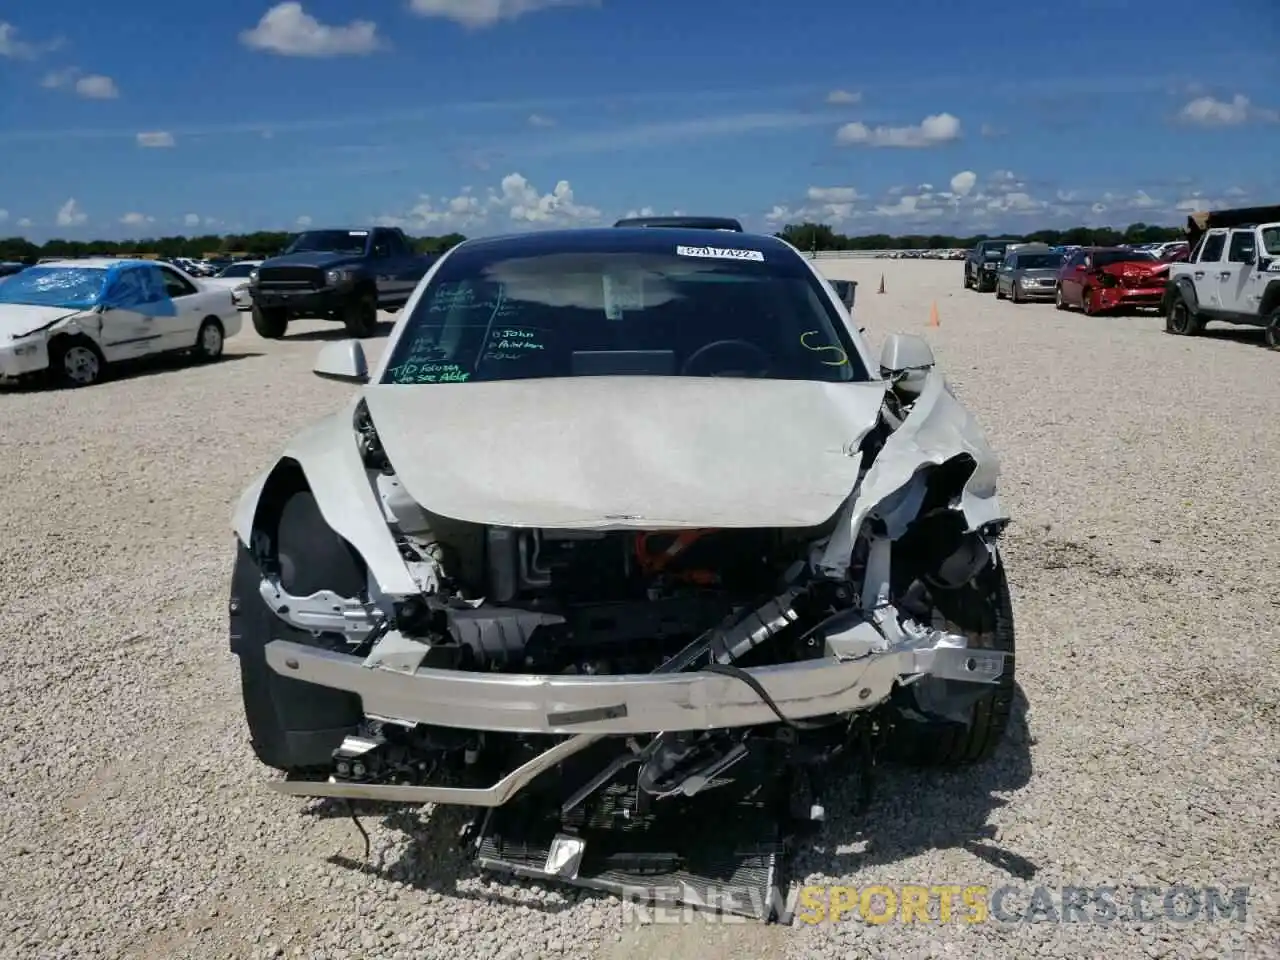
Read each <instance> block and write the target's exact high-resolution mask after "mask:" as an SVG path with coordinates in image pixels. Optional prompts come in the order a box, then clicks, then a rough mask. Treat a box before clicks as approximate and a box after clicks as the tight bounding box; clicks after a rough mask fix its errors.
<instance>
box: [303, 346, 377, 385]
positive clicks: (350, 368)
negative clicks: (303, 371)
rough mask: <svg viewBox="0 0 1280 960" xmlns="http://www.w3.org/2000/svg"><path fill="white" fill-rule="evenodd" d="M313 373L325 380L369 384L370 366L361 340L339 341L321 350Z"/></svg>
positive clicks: (312, 369)
mask: <svg viewBox="0 0 1280 960" xmlns="http://www.w3.org/2000/svg"><path fill="white" fill-rule="evenodd" d="M311 371H312V373H314V374H315V375H316V376H317V377H322V378H323V379H325V380H340V381H342V382H344V383H368V382H369V364H368V362H367V361H366V360H365V357H364V347H363V346H361V345H360V341H359V340H339V341H337V342H335V343H326V344H325V345H324V346H323V347H321V348H320V354H319V355H318V356H317V357H316V363H315V366H314V367H312V368H311Z"/></svg>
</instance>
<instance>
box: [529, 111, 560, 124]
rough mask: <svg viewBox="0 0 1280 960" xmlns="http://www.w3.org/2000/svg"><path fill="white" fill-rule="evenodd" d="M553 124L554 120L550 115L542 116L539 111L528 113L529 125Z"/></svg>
mask: <svg viewBox="0 0 1280 960" xmlns="http://www.w3.org/2000/svg"><path fill="white" fill-rule="evenodd" d="M555 125H556V122H555V120H553V119H552V118H551V117H544V116H543V115H542V114H540V113H531V114H529V126H531V127H554V126H555Z"/></svg>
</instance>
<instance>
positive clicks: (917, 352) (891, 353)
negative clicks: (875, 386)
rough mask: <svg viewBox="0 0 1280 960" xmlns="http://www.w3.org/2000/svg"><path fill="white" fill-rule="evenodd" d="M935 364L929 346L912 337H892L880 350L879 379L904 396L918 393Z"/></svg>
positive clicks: (907, 334)
mask: <svg viewBox="0 0 1280 960" xmlns="http://www.w3.org/2000/svg"><path fill="white" fill-rule="evenodd" d="M936 363H937V361H936V360H934V358H933V349H932V348H931V347H930V346H929V344H928V342H927V341H926V340H925V339H924V338H923V337H917V336H915V335H914V334H910V333H893V334H890V335H889V337H888V338H887V339H886V340H885V342H884V346H883V347H882V348H881V350H880V376H882V377H885V378H886V379H891V380H893V381H895V383H896V385H897V387H898V389H900V390H902V391H903V392H905V393H913V394H915V393H919V392H920V390H921V388H922V387H923V386H924V381H925V379H926V378H927V377H928V376H929V371H930V370H932V369H933V368H934V366H935V365H936Z"/></svg>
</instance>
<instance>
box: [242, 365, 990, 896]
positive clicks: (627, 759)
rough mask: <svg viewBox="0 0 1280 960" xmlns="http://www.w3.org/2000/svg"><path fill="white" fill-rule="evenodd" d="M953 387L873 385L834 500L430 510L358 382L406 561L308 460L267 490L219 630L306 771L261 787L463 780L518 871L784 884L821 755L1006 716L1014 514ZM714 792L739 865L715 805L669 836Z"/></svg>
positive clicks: (382, 512) (500, 855)
mask: <svg viewBox="0 0 1280 960" xmlns="http://www.w3.org/2000/svg"><path fill="white" fill-rule="evenodd" d="M928 405H932V409H930V408H929V406H928ZM957 409H959V407H958V404H957V403H956V402H955V400H954V398H953V397H951V395H950V393H949V392H948V391H946V388H945V385H943V384H942V383H941V381H940V379H939V380H930V381H929V383H928V384H926V385H925V387H924V390H923V392H922V391H921V389H920V387H919V386H918V385H917V386H915V387H913V388H911V389H903V390H899V391H896V392H895V390H889V391H888V392H886V393H885V395H884V402H883V407H882V409H881V410H880V412H879V414H878V416H877V417H876V419H875V423H874V426H873V427H872V428H871V429H869V430H867V431H866V432H865V433H864V434H863V435H862V437H861V439H860V440H859V442H858V445H857V447H856V449H853V450H851V451H850V455H851V456H854V457H857V458H859V460H860V462H861V464H862V466H861V469H860V474H859V484H858V487H857V488H856V489H855V490H854V491H852V492H851V493H850V495H849V496H848V498H847V499H846V501H845V503H844V505H843V507H842V508H841V509H840V510H839V511H838V512H837V513H836V514H835V515H833V516H831V517H830V519H828V520H827V521H826V522H825V523H823V524H821V525H819V526H813V527H799V526H787V527H778V526H763V527H745V526H736V527H721V528H694V527H690V526H687V525H686V526H684V527H681V528H679V529H648V528H645V527H644V526H642V525H641V524H640V522H639V521H638V519H637V518H628V517H620V518H618V522H617V523H616V524H612V525H608V526H600V527H597V528H572V527H566V526H558V527H543V526H518V525H510V524H487V523H475V522H469V521H464V520H457V519H452V518H448V517H444V516H441V515H439V514H436V513H433V512H431V511H429V510H428V509H427V508H426V507H425V506H424V505H423V503H422V502H420V501H419V498H416V497H414V496H413V495H412V494H411V493H410V492H409V489H408V488H409V487H410V486H411V485H412V478H406V477H405V476H402V475H401V474H400V473H399V472H398V471H397V469H396V466H395V465H394V461H395V459H396V458H395V457H393V456H389V455H388V452H387V450H386V449H385V448H384V445H383V442H382V440H381V438H380V437H379V431H378V429H377V427H376V426H375V422H374V418H373V417H371V415H370V410H369V407H368V406H366V405H364V403H363V401H361V402H360V403H358V404H356V405H354V406H353V407H352V412H351V418H352V419H351V420H349V421H348V423H349V424H350V426H349V427H348V429H351V430H353V431H354V435H355V439H356V443H355V444H354V446H355V448H356V449H357V450H358V456H359V462H358V470H359V472H360V474H362V476H361V477H360V482H363V483H367V490H368V491H369V494H370V497H369V501H368V502H369V505H370V508H371V509H376V511H377V514H378V522H380V523H381V524H383V525H384V526H385V530H386V532H387V534H388V535H389V537H390V541H391V542H392V543H394V548H395V551H396V554H397V555H398V559H399V562H400V563H401V564H402V566H403V570H400V571H398V572H397V573H396V576H398V577H400V578H401V580H405V579H409V580H410V582H411V583H412V584H413V588H414V589H412V590H409V589H403V588H401V589H397V590H395V591H389V590H388V589H387V586H386V584H387V583H388V582H389V579H388V578H387V577H385V576H382V577H380V576H379V575H378V572H377V571H375V569H374V564H372V563H370V562H369V560H368V559H367V557H368V556H369V555H371V553H372V551H371V550H370V549H367V548H366V549H363V550H360V551H357V550H356V549H355V548H354V546H353V542H354V534H357V533H358V534H360V535H361V536H365V537H366V541H365V542H372V540H371V539H370V537H371V535H368V534H367V533H365V531H367V529H368V528H367V525H366V526H365V527H363V528H357V527H354V526H349V527H348V529H350V530H352V531H353V538H352V539H351V540H348V539H344V537H343V536H339V535H335V534H336V533H337V532H339V528H340V527H341V525H342V523H343V517H342V516H341V515H340V514H338V513H336V512H326V511H325V509H324V508H325V500H324V497H323V495H322V494H323V489H322V486H321V484H319V483H318V478H320V477H322V476H323V475H322V474H321V473H320V472H319V470H318V469H317V471H316V472H314V473H310V472H307V471H306V469H305V464H303V469H301V470H294V471H293V472H292V473H290V472H289V469H285V470H282V471H277V473H276V474H273V475H272V476H271V477H269V478H268V479H267V481H266V482H265V483H264V484H263V486H261V487H260V488H259V489H258V490H257V491H256V492H255V494H254V496H256V498H257V499H256V501H255V502H254V504H253V511H252V514H251V516H252V518H253V530H252V536H251V537H249V538H248V539H247V540H246V539H245V538H244V537H243V536H242V545H241V553H240V560H239V562H238V564H237V570H236V580H235V582H234V584H233V600H232V604H233V617H232V633H233V641H232V642H233V649H235V650H237V652H238V653H239V655H240V656H241V664H242V675H243V676H244V678H245V679H244V684H245V699H246V709H247V712H248V714H249V720H250V727H251V730H252V731H253V735H254V746H255V750H256V751H257V752H258V755H259V757H260V758H261V759H262V760H263V761H264V762H266V763H268V764H269V765H271V766H274V767H276V768H277V769H281V770H284V771H286V772H287V773H289V775H290V779H288V780H286V781H282V782H277V783H275V784H273V787H274V788H275V789H277V790H278V791H279V792H283V793H287V794H292V795H298V796H314V797H331V798H339V799H342V798H346V799H366V800H382V801H386V802H393V803H409V804H423V803H445V804H460V805H465V806H470V807H474V808H476V809H477V810H478V811H480V812H479V814H478V815H477V818H476V821H475V823H474V829H473V832H472V833H471V834H470V835H469V837H468V842H469V843H471V845H472V849H473V850H474V852H475V854H476V856H477V857H478V859H479V860H480V862H481V863H482V864H483V865H485V866H488V867H492V868H495V869H501V870H506V871H511V872H515V873H519V874H523V875H529V876H542V877H549V878H556V879H561V880H567V881H572V882H576V883H582V884H584V885H589V886H598V887H602V888H604V889H617V888H618V887H619V885H632V886H633V885H635V884H636V883H639V882H649V881H651V880H653V878H654V877H658V878H659V879H661V878H664V877H665V878H666V879H667V880H669V881H671V882H673V883H678V884H679V883H684V884H686V885H687V884H688V883H690V882H692V881H691V880H690V879H689V878H695V879H696V878H703V879H707V878H711V879H713V880H716V881H717V882H720V881H721V880H723V877H720V875H719V874H716V873H715V870H719V869H721V867H715V868H714V869H713V867H712V866H708V864H712V865H714V864H720V865H721V866H723V865H724V864H725V863H728V862H730V861H732V862H734V863H736V864H737V865H736V866H734V867H733V868H732V869H731V870H730V873H733V871H735V870H739V871H740V870H746V871H747V873H748V874H749V875H750V876H751V877H752V878H754V879H752V880H751V881H750V883H754V884H758V885H762V887H769V888H770V889H772V887H773V886H775V885H776V884H777V883H778V882H779V879H780V877H781V876H782V874H781V872H780V871H781V863H782V859H781V858H782V854H783V852H784V850H785V849H786V846H787V843H788V842H789V839H790V838H791V837H793V836H794V835H795V833H796V830H797V829H800V828H801V827H802V826H803V825H805V824H808V825H810V826H812V825H813V824H815V823H819V822H821V821H822V819H823V817H824V816H825V813H824V809H825V808H824V802H823V791H824V784H825V783H826V782H827V781H828V778H829V777H831V776H856V777H860V778H862V784H863V787H864V788H868V787H869V785H870V783H871V782H872V781H871V775H872V771H873V770H874V767H875V764H876V762H877V761H876V758H877V757H878V756H879V755H880V754H881V753H883V752H885V751H888V753H889V754H891V755H893V756H896V757H898V758H901V759H907V760H910V761H912V762H921V763H925V764H932V765H951V764H957V763H968V762H973V761H976V760H981V759H984V758H985V757H986V756H988V755H989V754H990V752H991V751H992V750H993V749H994V748H995V746H996V744H997V743H998V742H999V739H1000V737H1001V736H1002V734H1003V731H1004V727H1005V724H1006V722H1007V720H1008V712H1009V707H1010V704H1011V700H1012V666H1013V627H1012V618H1011V607H1010V604H1009V597H1008V588H1007V583H1006V581H1005V574H1004V570H1003V564H1002V561H1001V558H1000V555H999V552H998V550H997V547H996V542H997V540H998V537H999V535H1000V533H1001V532H1002V530H1003V528H1004V525H1005V523H1006V522H1007V520H1006V519H1005V518H1004V517H1003V515H1002V514H1000V513H999V510H998V506H997V505H996V501H995V498H994V469H993V464H992V463H989V462H986V458H985V457H984V453H985V452H986V451H985V447H984V446H983V445H982V443H981V438H980V435H978V436H977V439H974V435H973V434H972V433H970V432H967V431H969V430H970V427H969V424H968V422H967V421H963V420H960V419H958V417H959V415H958V414H956V413H955V412H954V411H955V410H957ZM913 417H914V418H915V421H913V419H912V418H913ZM929 418H932V419H929ZM916 421H919V422H917V423H916V426H915V428H914V430H912V429H904V425H910V424H912V423H913V422H916ZM929 431H932V438H931V437H930V434H929ZM948 431H950V433H951V434H953V435H954V436H955V437H956V438H957V439H956V440H955V441H954V442H953V441H951V438H950V436H949V435H948ZM938 437H942V438H943V440H944V441H947V442H946V443H943V442H941V441H939V440H938ZM925 440H931V442H934V443H935V445H937V446H938V447H939V448H940V450H941V452H940V453H938V454H931V453H930V451H929V450H928V448H927V446H926V444H925ZM948 443H950V444H951V445H950V446H948V445H947V444H948ZM902 448H906V449H907V450H908V451H909V454H908V455H904V454H903V453H902ZM922 451H923V452H922ZM356 478H357V473H356V471H355V470H352V471H351V472H350V474H349V482H350V483H355V482H356ZM303 481H305V482H303ZM313 490H314V491H315V492H313ZM361 496H362V497H363V493H362V494H361ZM423 499H425V498H423ZM370 516H372V515H371V514H370ZM346 522H348V523H350V521H349V520H348V521H346ZM370 522H372V521H370ZM317 531H319V532H317ZM406 573H407V577H406ZM255 604H256V606H255ZM238 612H239V613H240V614H241V615H242V616H243V617H245V618H249V617H250V616H255V617H258V618H260V623H261V625H260V626H257V627H254V626H253V625H252V624H251V623H250V621H249V619H244V620H242V621H241V623H242V625H241V626H237V619H236V617H237V613H238ZM237 630H240V631H241V632H240V633H239V634H237ZM254 630H257V635H258V636H260V637H261V641H260V643H259V644H258V646H256V647H252V655H251V654H250V651H251V644H250V643H249V642H248V641H246V640H244V639H242V638H244V637H248V636H249V635H250V634H252V633H253V631H254ZM253 658H256V662H258V663H259V664H260V666H257V667H253V669H254V670H256V671H257V672H256V673H254V674H253V675H252V676H251V675H250V672H249V671H250V669H251V666H250V664H251V660H253ZM291 717H297V718H301V719H298V720H297V721H296V722H294V721H293V720H291V719H290V718H291ZM317 718H319V719H317ZM291 723H292V726H290V724H291ZM840 764H851V765H852V766H851V767H849V768H848V769H845V768H842V767H841V766H840ZM842 769H844V770H845V772H844V773H839V772H838V771H839V770H842ZM850 771H851V772H850ZM704 798H708V799H706V800H705V802H706V803H707V804H709V808H708V809H709V810H710V811H712V812H711V815H712V816H723V815H726V811H728V810H732V811H736V812H735V813H734V814H733V815H734V816H735V817H736V816H741V817H745V818H747V819H751V818H756V819H758V820H759V822H760V823H762V824H765V825H767V826H766V827H761V828H760V829H762V830H766V832H771V833H770V837H768V838H765V837H761V838H760V841H761V843H762V844H763V846H761V847H758V848H757V849H755V852H754V853H752V854H751V855H750V857H754V858H755V859H754V860H752V863H751V865H747V864H745V861H743V860H742V859H741V858H740V857H739V858H738V859H737V860H734V857H736V856H738V855H737V854H732V855H729V854H726V853H725V852H724V851H723V850H721V851H718V852H714V851H713V852H706V851H703V853H698V852H697V850H702V849H703V847H705V846H706V844H707V843H712V844H714V841H715V833H716V831H714V830H713V831H707V830H705V829H704V830H701V831H695V832H694V834H692V835H689V836H687V837H686V838H685V839H684V840H679V841H678V842H677V841H676V840H672V839H671V838H672V837H674V836H677V835H682V834H681V831H682V830H685V829H687V824H685V821H686V820H687V815H688V811H689V810H690V809H692V807H687V805H693V806H697V805H699V804H702V803H703V802H704ZM753 822H754V821H753ZM662 823H665V824H666V826H665V827H663V828H661V829H659V827H658V826H657V825H659V824H662ZM642 827H645V829H643V830H642V829H641V828H642ZM664 831H665V833H664ZM641 834H643V836H644V838H645V839H644V840H640V839H638V837H639V836H640V835H641ZM774 834H776V836H774ZM619 837H623V838H624V840H622V841H620V840H619ZM654 837H666V839H665V840H657V841H655V840H654V839H653V838H654ZM655 843H656V844H657V847H656V848H655V847H654V844H655ZM682 845H683V846H682ZM695 848H697V850H695ZM762 851H763V852H762ZM731 853H732V852H731ZM726 856H729V860H726V859H725V857H726ZM699 857H702V859H701V860H699ZM699 864H701V865H699ZM726 869H727V868H726ZM709 871H710V872H709ZM752 871H754V872H752ZM645 878H648V880H645ZM676 899H682V897H677V898H676ZM683 899H688V897H687V896H686V897H683Z"/></svg>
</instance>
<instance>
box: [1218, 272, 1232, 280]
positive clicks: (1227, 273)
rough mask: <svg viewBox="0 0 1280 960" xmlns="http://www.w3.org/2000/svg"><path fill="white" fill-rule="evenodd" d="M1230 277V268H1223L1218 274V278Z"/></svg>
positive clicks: (1227, 278) (1225, 278)
mask: <svg viewBox="0 0 1280 960" xmlns="http://www.w3.org/2000/svg"><path fill="white" fill-rule="evenodd" d="M1231 277H1232V273H1231V271H1230V270H1223V271H1222V272H1221V273H1220V274H1218V279H1219V280H1230V279H1231Z"/></svg>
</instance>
